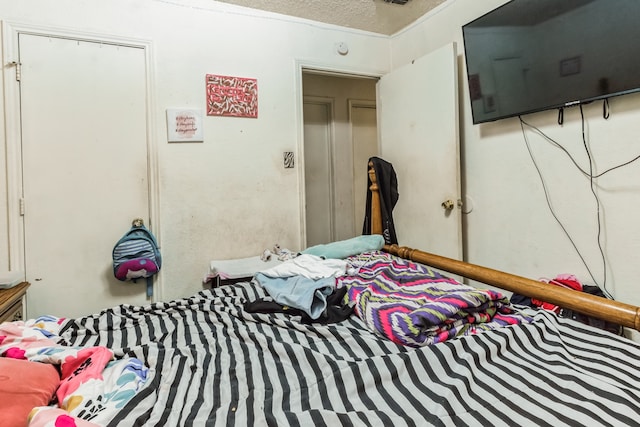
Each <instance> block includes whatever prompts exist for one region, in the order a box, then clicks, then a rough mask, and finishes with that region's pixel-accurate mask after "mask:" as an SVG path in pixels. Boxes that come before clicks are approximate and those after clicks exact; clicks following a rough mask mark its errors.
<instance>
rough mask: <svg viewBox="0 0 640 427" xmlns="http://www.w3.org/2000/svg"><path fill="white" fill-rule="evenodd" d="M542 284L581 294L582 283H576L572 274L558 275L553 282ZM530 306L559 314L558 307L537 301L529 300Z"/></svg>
mask: <svg viewBox="0 0 640 427" xmlns="http://www.w3.org/2000/svg"><path fill="white" fill-rule="evenodd" d="M541 281H542V282H545V283H549V284H550V285H556V286H560V287H562V288H567V289H573V290H574V291H580V292H582V283H580V282H579V281H578V279H577V278H576V276H574V275H573V274H559V275H557V276H556V277H555V279H553V280H541ZM531 304H533V305H535V306H537V307H540V308H542V309H544V310H547V311H553V312H554V313H559V312H560V307H559V306H557V305H554V304H551V303H548V302H545V301H542V300H539V299H535V298H531Z"/></svg>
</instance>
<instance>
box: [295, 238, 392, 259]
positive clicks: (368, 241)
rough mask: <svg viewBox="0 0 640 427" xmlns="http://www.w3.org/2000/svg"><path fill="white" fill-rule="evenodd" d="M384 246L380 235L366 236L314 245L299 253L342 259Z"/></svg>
mask: <svg viewBox="0 0 640 427" xmlns="http://www.w3.org/2000/svg"><path fill="white" fill-rule="evenodd" d="M383 246H384V237H382V235H380V234H366V235H362V236H358V237H353V238H351V239H347V240H340V241H338V242H333V243H327V244H326V245H316V246H311V247H310V248H307V249H305V250H304V251H302V252H300V253H303V254H311V255H317V256H321V257H324V258H334V259H344V258H346V257H348V256H351V255H358V254H361V253H362V252H367V251H378V250H380V249H382V247H383Z"/></svg>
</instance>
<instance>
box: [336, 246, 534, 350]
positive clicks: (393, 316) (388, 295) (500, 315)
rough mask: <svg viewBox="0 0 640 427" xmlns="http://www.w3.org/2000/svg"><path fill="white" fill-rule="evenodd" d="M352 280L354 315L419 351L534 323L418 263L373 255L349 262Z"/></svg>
mask: <svg viewBox="0 0 640 427" xmlns="http://www.w3.org/2000/svg"><path fill="white" fill-rule="evenodd" d="M347 260H348V262H349V263H350V264H351V265H352V266H353V267H354V268H357V269H358V271H359V272H358V274H357V275H355V276H345V277H340V278H339V279H338V286H347V287H348V291H347V296H346V298H348V299H349V302H350V303H352V304H355V307H354V309H355V312H356V314H357V315H358V316H359V317H360V318H361V319H362V320H363V321H364V322H365V323H366V324H367V325H368V326H369V327H370V328H371V329H372V330H374V331H375V332H377V333H378V334H380V335H382V336H384V337H386V338H388V339H390V340H392V341H393V342H396V343H398V344H403V345H408V346H412V347H419V346H424V345H430V344H435V343H438V342H442V341H445V340H447V339H450V338H453V337H456V336H461V335H470V334H475V333H478V332H482V331H486V330H490V329H494V328H497V327H503V326H507V325H513V324H518V323H522V322H530V321H531V320H532V319H531V318H530V317H528V316H525V315H523V314H521V313H518V312H516V310H515V309H514V308H513V307H512V306H511V305H510V303H509V300H508V298H507V297H506V296H504V295H502V294H501V293H499V292H496V291H492V290H489V289H478V288H475V287H473V286H467V285H463V284H461V283H459V282H457V281H455V280H454V279H451V278H448V277H445V276H443V275H442V274H440V273H439V272H437V271H435V270H433V269H431V268H429V267H426V266H424V265H422V264H418V263H414V262H411V261H408V260H405V259H402V258H398V257H396V256H393V255H391V254H388V253H384V252H380V251H374V252H368V253H363V254H360V255H356V256H353V257H350V258H348V259H347Z"/></svg>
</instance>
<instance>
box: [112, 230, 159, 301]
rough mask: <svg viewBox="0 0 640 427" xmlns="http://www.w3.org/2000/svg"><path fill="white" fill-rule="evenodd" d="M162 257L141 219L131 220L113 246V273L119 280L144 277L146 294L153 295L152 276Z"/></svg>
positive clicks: (154, 239)
mask: <svg viewBox="0 0 640 427" xmlns="http://www.w3.org/2000/svg"><path fill="white" fill-rule="evenodd" d="M161 265H162V257H161V255H160V249H159V248H158V242H157V241H156V238H155V237H154V235H153V234H152V233H151V232H150V231H149V230H148V229H147V227H145V226H144V223H143V221H142V219H139V218H138V219H136V220H134V221H133V225H132V226H131V229H130V230H129V231H127V232H126V233H125V235H124V236H122V237H121V238H120V240H118V243H116V245H115V246H114V247H113V274H114V276H115V277H116V278H117V279H118V280H121V281H123V282H124V281H127V280H131V281H133V282H135V281H136V280H137V279H140V278H145V279H146V280H147V296H148V297H151V296H152V295H153V276H154V275H155V274H156V273H157V272H158V271H160V266H161Z"/></svg>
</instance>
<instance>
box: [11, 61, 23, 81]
mask: <svg viewBox="0 0 640 427" xmlns="http://www.w3.org/2000/svg"><path fill="white" fill-rule="evenodd" d="M11 65H13V66H14V67H16V81H17V82H19V81H20V79H21V78H22V64H21V63H20V62H16V61H12V62H11Z"/></svg>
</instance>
